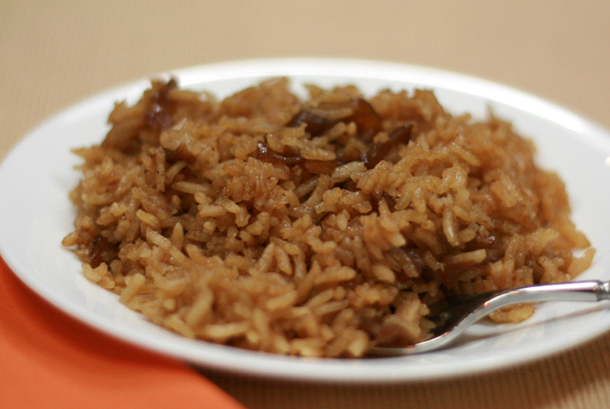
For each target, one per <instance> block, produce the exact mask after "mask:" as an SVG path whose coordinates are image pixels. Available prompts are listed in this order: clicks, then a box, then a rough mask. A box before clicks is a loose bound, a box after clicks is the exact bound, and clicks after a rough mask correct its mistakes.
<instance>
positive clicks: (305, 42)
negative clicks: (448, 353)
mask: <svg viewBox="0 0 610 409" xmlns="http://www.w3.org/2000/svg"><path fill="white" fill-rule="evenodd" d="M608 21H610V2H606V1H602V0H586V1H585V0H583V1H580V2H569V1H561V0H560V1H555V2H550V1H541V0H527V1H525V0H514V1H511V2H486V1H462V2H452V1H448V0H446V1H435V0H432V1H428V2H410V1H405V0H377V1H375V2H373V1H364V0H352V1H351V2H339V1H333V0H326V1H323V0H311V1H302V2H291V1H283V2H282V1H271V0H259V1H257V2H246V1H235V0H227V1H222V2H220V1H210V0H198V1H197V0H193V1H171V2H170V1H153V2H151V1H144V0H136V1H130V2H125V1H118V0H106V1H104V2H79V1H76V0H74V1H68V0H57V1H54V2H37V1H33V0H31V1H30V0H26V1H16V0H2V1H0V84H1V85H0V129H2V134H1V135H0V160H1V159H2V158H3V157H4V156H5V155H6V154H7V153H8V151H9V150H10V149H11V147H12V146H13V145H15V144H16V143H17V141H18V140H19V138H20V137H22V136H23V135H24V134H25V133H27V132H28V131H29V130H31V129H33V128H34V127H36V126H37V125H38V124H40V122H41V121H43V120H44V119H46V118H48V117H50V116H52V115H53V114H54V113H57V112H58V111H60V110H61V109H63V108H65V107H67V106H69V105H71V104H74V103H76V102H78V101H79V100H81V99H83V98H85V97H87V96H90V95H91V94H94V93H96V92H99V91H102V90H104V89H107V88H109V87H113V86H116V85H120V84H123V83H126V82H129V81H132V80H135V79H140V78H143V77H150V76H151V75H153V74H155V73H159V72H167V71H171V70H174V69H179V68H183V67H188V66H194V65H201V64H207V63H212V62H220V61H229V60H239V59H251V58H266V57H334V58H360V59H371V60H384V61H392V62H399V63H408V64H415V65H422V66H428V67H434V68H440V69H444V70H450V71H456V72H460V73H464V74H468V75H473V76H477V77H481V78H485V79H488V80H492V81H496V82H500V83H503V84H506V85H509V86H512V87H515V88H518V89H521V90H524V91H527V92H529V93H532V94H535V95H538V96H540V97H542V98H545V99H548V100H550V101H553V102H555V103H557V104H559V105H562V106H564V107H566V108H568V109H570V110H572V111H575V112H577V113H580V114H582V115H584V116H585V117H587V118H589V119H592V120H593V121H595V122H597V123H599V124H601V125H602V126H605V127H606V128H610V115H608V112H610V81H608V79H607V77H606V76H607V75H608V73H610V56H609V54H608V51H609V49H608V47H609V40H610V25H609V24H608ZM609 341H610V334H609V335H604V336H602V337H600V338H598V339H596V340H593V341H591V342H589V343H587V344H586V345H582V346H580V347H578V348H577V349H574V350H571V351H568V352H565V353H562V354H560V355H557V356H553V357H550V358H546V359H544V360H541V361H538V362H534V363H530V364H527V365H524V366H519V367H516V368H511V369H507V370H501V371H496V372H493V373H489V374H484V375H477V376H467V377H463V378H460V379H453V380H445V381H435V382H421V383H402V384H401V383H399V384H392V385H366V386H362V385H360V386H355V385H334V384H323V385H321V384H308V383H300V382H284V381H278V380H266V379H257V378H250V377H245V376H235V375H229V374H224V373H218V372H214V371H208V370H204V371H203V372H202V373H203V375H205V376H206V377H208V378H209V379H211V380H212V381H214V382H215V383H216V384H218V385H219V386H220V387H221V388H223V389H224V390H226V391H228V392H229V393H230V394H231V395H233V396H234V397H236V398H237V399H238V400H240V401H241V402H243V403H244V404H245V405H246V406H248V407H249V408H252V409H254V408H312V407H316V408H371V407H381V406H382V405H383V406H385V407H397V406H405V405H407V404H408V405H409V406H411V407H425V408H443V409H445V408H448V407H450V408H462V407H463V408H466V407H468V408H471V409H475V408H491V407H494V408H514V407H522V408H529V407H532V408H596V407H607V406H608V402H610V347H609V346H610V342H609Z"/></svg>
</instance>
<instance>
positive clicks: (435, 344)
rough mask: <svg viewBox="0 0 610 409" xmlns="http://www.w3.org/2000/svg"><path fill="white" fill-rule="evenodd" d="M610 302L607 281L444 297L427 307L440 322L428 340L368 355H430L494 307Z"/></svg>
mask: <svg viewBox="0 0 610 409" xmlns="http://www.w3.org/2000/svg"><path fill="white" fill-rule="evenodd" d="M608 299H610V281H607V282H602V281H574V282H568V283H560V284H540V285H533V286H529V287H519V288H509V289H504V290H496V291H490V292H487V293H481V294H473V295H461V296H453V297H447V298H446V299H445V302H442V303H439V304H438V305H435V306H434V307H431V312H430V315H429V316H428V318H430V319H431V320H432V321H433V322H435V323H436V322H440V325H438V326H437V327H436V328H435V329H434V330H433V336H432V338H430V339H428V340H426V341H422V342H419V343H417V344H415V345H411V346H406V347H401V348H395V347H382V346H374V347H373V348H372V349H371V350H370V351H369V353H370V354H371V355H378V356H379V355H382V356H396V355H412V354H419V353H422V352H430V351H434V350H437V349H440V348H443V347H446V346H448V345H449V344H450V343H451V342H453V341H455V340H456V338H458V336H459V335H460V334H461V333H462V332H464V330H466V329H467V328H468V327H470V326H471V325H472V324H474V323H475V322H477V321H478V320H480V319H481V318H483V317H485V316H486V315H488V314H489V313H490V312H492V311H494V310H497V309H498V308H502V307H505V306H507V305H511V304H520V303H532V302H542V301H588V302H591V301H602V300H608Z"/></svg>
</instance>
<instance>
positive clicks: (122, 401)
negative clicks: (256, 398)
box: [0, 257, 244, 409]
mask: <svg viewBox="0 0 610 409" xmlns="http://www.w3.org/2000/svg"><path fill="white" fill-rule="evenodd" d="M0 406H1V407H3V408H28V409H29V408H62V409H70V408H78V409H82V408H93V407H100V408H113V409H123V408H125V409H126V408H129V409H133V408H180V409H186V408H197V409H202V408H220V409H238V408H239V409H244V407H243V406H242V405H241V404H239V403H238V402H237V401H236V400H234V399H233V398H232V397H230V396H229V395H227V394H226V393H225V392H224V391H222V390H220V389H219V388H218V387H217V386H216V385H214V384H213V383H211V382H210V381H208V380H207V379H205V378H204V377H203V376H201V375H200V374H198V373H197V372H196V371H194V370H193V369H191V368H190V367H189V366H188V365H186V364H185V363H183V362H180V361H177V360H174V359H170V358H166V357H162V356H160V355H157V354H154V353H151V352H148V351H145V350H142V349H139V348H137V347H134V346H132V345H129V344H126V343H124V342H122V341H119V340H117V339H114V338H111V337H109V336H107V335H105V334H102V333H100V332H98V331H96V330H94V329H92V328H90V327H88V326H86V325H84V324H81V323H80V322H78V321H76V320H74V319H72V318H71V317H69V316H67V315H65V314H64V313H62V312H61V311H59V310H58V309H56V308H55V307H54V306H52V305H51V304H49V303H47V302H46V301H45V300H43V299H42V298H40V297H39V296H37V295H36V294H35V293H34V292H32V291H31V290H30V289H29V288H28V287H26V286H25V285H24V284H23V283H22V282H21V281H20V280H19V279H18V278H17V277H16V276H15V275H14V274H13V273H12V271H11V270H10V269H9V268H8V266H7V265H6V263H5V262H4V260H2V258H1V257H0Z"/></svg>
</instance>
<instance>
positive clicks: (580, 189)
mask: <svg viewBox="0 0 610 409" xmlns="http://www.w3.org/2000/svg"><path fill="white" fill-rule="evenodd" d="M173 75H175V76H176V77H177V78H178V79H179V83H180V84H181V85H182V86H184V87H187V88H191V89H199V90H203V89H205V90H209V91H212V92H214V93H216V94H217V95H218V96H219V97H224V96H227V95H229V94H231V93H233V92H235V91H238V90H240V89H242V88H244V87H246V86H248V85H251V84H254V83H256V82H258V81H260V80H262V79H265V78H269V77H272V76H280V75H281V76H288V77H290V78H291V80H292V82H293V83H294V84H295V86H297V88H298V85H299V84H302V83H303V82H307V83H315V84H318V85H321V86H324V87H329V86H334V85H340V84H356V85H358V86H359V87H360V88H361V89H362V90H363V91H364V92H365V93H366V94H369V95H370V94H373V93H375V92H377V91H378V90H380V89H382V88H388V87H389V88H392V89H395V90H398V89H403V88H404V89H412V88H414V87H423V88H432V89H434V90H435V92H436V95H437V96H438V98H439V99H440V101H441V103H442V104H443V105H444V106H445V107H447V108H448V109H449V110H450V111H451V112H453V113H455V114H458V113H463V112H471V113H472V114H474V115H475V116H476V117H484V116H485V114H486V112H487V108H488V106H491V107H492V108H493V110H494V112H495V113H496V115H498V116H500V117H501V118H504V119H507V120H510V121H512V122H513V124H514V125H515V127H516V128H517V130H518V131H519V132H521V133H522V134H523V135H526V136H528V137H531V138H532V139H533V140H534V141H535V143H536V145H537V147H538V153H539V154H538V162H539V164H540V165H541V166H543V167H545V168H548V169H554V170H557V171H558V172H559V174H560V176H561V177H562V178H563V180H564V181H565V182H566V185H567V189H568V192H569V194H570V198H571V204H572V207H573V212H574V213H573V220H574V221H575V222H576V224H577V225H578V226H579V228H581V229H582V230H584V231H585V233H586V234H587V235H588V237H589V238H590V240H591V241H592V243H593V245H594V246H595V247H596V248H597V249H598V252H597V255H596V258H595V262H594V265H593V266H592V267H591V268H590V269H589V270H588V271H587V272H585V274H583V275H582V276H581V278H582V279H602V280H609V279H610V259H609V257H610V233H609V232H610V216H609V214H610V210H609V209H610V208H609V207H608V205H609V204H610V159H609V158H610V135H609V134H608V132H607V131H605V130H604V129H602V128H600V127H599V126H597V125H595V124H592V123H591V122H589V121H587V120H585V119H583V118H581V117H579V116H577V115H575V114H573V113H571V112H568V111H566V110H564V109H562V108H560V107H557V106H555V105H553V104H551V103H548V102H545V101H543V100H540V99H538V98H536V97H533V96H530V95H527V94H525V93H523V92H519V91H516V90H514V89H510V88H507V87H504V86H501V85H498V84H495V83H490V82H487V81H483V80H479V79H475V78H471V77H466V76H462V75H458V74H453V73H447V72H442V71H438V70H431V69H427V68H420V67H412V66H405V65H398V64H390V63H380V62H370V61H350V60H347V61H346V60H326V59H282V60H259V61H241V62H233V63H224V64H216V65H208V66H203V67H197V68H191V69H186V70H181V71H176V72H174V73H173ZM148 85H149V83H148V80H142V81H139V82H137V83H134V84H130V85H127V86H124V87H120V88H117V89H114V90H111V91H108V92H105V93H103V94H100V95H98V96H95V97H93V98H90V99H88V100H86V101H84V102H81V103H79V104H77V105H76V106H74V107H72V108H70V109H68V110H66V111H64V112H62V113H60V114H58V115H57V116H55V117H53V118H51V119H50V120H48V121H47V122H46V123H44V124H43V125H42V126H40V127H39V128H38V129H36V130H34V131H33V132H31V133H30V134H29V135H28V136H27V137H25V138H24V139H23V140H22V141H21V143H20V144H19V145H17V147H16V148H15V149H14V150H13V151H12V152H11V153H10V154H9V156H8V157H7V158H6V160H5V161H4V162H3V164H2V166H1V167H0V192H2V196H1V199H0V253H1V254H2V256H3V257H4V258H5V260H6V262H7V263H8V264H9V266H10V267H11V268H12V269H13V270H14V271H15V273H16V274H17V275H18V276H19V277H20V278H21V279H22V280H23V281H24V282H25V283H26V284H27V285H29V286H30V287H31V288H33V289H34V290H35V291H36V292H37V293H39V294H40V295H41V296H43V297H44V298H46V299H47V300H48V301H50V302H51V303H53V304H55V305H56V306H57V307H59V308H60V309H62V310H63V311H65V312H67V313H68V314H70V315H73V316H75V317H77V318H79V319H81V320H82V321H84V322H86V323H88V324H90V325H92V326H93V327H96V328H98V329H100V330H102V331H104V332H107V333H109V334H112V335H114V336H116V337H118V338H121V339H124V340H127V341H129V342H132V343H135V344H137V345H140V346H142V347H144V348H148V349H151V350H154V351H158V352H160V353H163V354H167V355H171V356H175V357H179V358H182V359H184V360H186V361H189V362H191V363H193V364H196V365H202V366H205V367H208V368H216V369H221V370H227V371H231V372H238V373H243V374H250V375H262V376H268V377H277V378H283V379H300V380H305V379H307V380H317V381H322V380H324V381H329V380H330V381H360V382H389V381H411V380H425V379H440V378H447V377H453V376H457V375H463V374H473V373H480V372H483V371H489V370H494V369H499V368H506V367H508V366H512V365H516V364H519V363H524V362H529V361H532V360H535V359H538V358H541V357H545V356H548V355H550V354H553V353H557V352H559V351H562V350H565V349H567V348H570V347H573V346H575V345H578V344H580V343H582V342H584V341H587V340H589V339H592V338H594V337H595V336H597V335H599V334H602V333H603V332H605V331H607V330H609V329H610V309H608V308H607V307H608V305H607V304H606V303H605V302H604V303H597V304H577V303H546V304H542V305H540V306H539V307H538V309H537V312H536V314H535V316H534V317H533V318H532V319H530V320H528V321H527V322H525V323H523V324H520V325H513V326H492V325H484V324H478V325H476V326H475V327H473V328H472V329H471V331H469V332H468V334H466V335H465V336H464V338H463V341H468V342H462V343H461V344H459V345H458V346H456V347H454V348H451V349H447V350H443V351H438V352H433V353H427V354H422V355H417V356H410V357H398V358H379V359H362V360H322V359H300V358H293V357H281V356H274V355H269V354H264V353H257V352H250V351H244V350H238V349H235V348H229V347H223V346H218V345H212V344H209V343H205V342H201V341H192V340H188V339H185V338H182V337H179V336H177V335H174V334H172V333H170V332H168V331H166V330H163V329H161V328H159V327H157V326H155V325H152V324H150V323H148V322H147V321H145V320H144V319H143V318H142V317H141V316H140V315H139V314H137V313H135V312H132V311H130V310H128V309H127V308H126V307H124V306H123V305H121V304H120V303H119V301H118V299H117V297H116V296H115V295H114V294H112V293H110V292H107V291H105V290H103V289H101V288H100V287H97V286H95V285H93V284H91V283H90V282H88V281H87V280H86V279H85V278H83V276H82V274H81V271H80V263H79V261H78V260H77V259H76V258H75V256H74V255H73V254H72V253H71V252H70V251H67V250H65V249H63V248H62V246H61V244H60V243H61V240H62V238H63V237H64V236H65V235H66V234H67V233H69V232H70V231H71V229H72V222H73V218H74V209H73V207H72V205H71V203H70V202H69V200H68V192H69V191H70V190H71V189H72V188H73V187H74V186H75V185H76V183H77V181H78V179H79V174H78V172H76V171H75V170H73V165H75V164H77V163H78V162H79V161H78V158H77V157H76V156H75V155H73V154H71V153H70V149H71V148H74V147H80V146H88V145H91V144H94V143H99V142H100V141H101V140H102V139H103V138H104V135H105V133H106V132H107V125H106V118H107V115H108V113H109V111H110V110H111V108H112V106H113V103H114V102H115V101H117V100H122V99H127V100H128V102H130V103H133V102H135V101H137V100H138V99H139V96H140V95H141V92H142V91H143V90H144V89H145V88H146V87H147V86H148ZM301 91H302V89H300V91H299V92H301Z"/></svg>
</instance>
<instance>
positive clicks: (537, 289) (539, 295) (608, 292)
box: [505, 280, 610, 304]
mask: <svg viewBox="0 0 610 409" xmlns="http://www.w3.org/2000/svg"><path fill="white" fill-rule="evenodd" d="M505 294H506V295H509V294H510V298H511V302H510V303H511V304H513V303H518V302H520V301H519V300H520V299H523V302H539V301H601V300H610V281H597V280H594V281H573V282H567V283H559V284H541V285H533V286H529V287H521V288H515V289H511V290H508V291H507V292H506V293H505Z"/></svg>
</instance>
